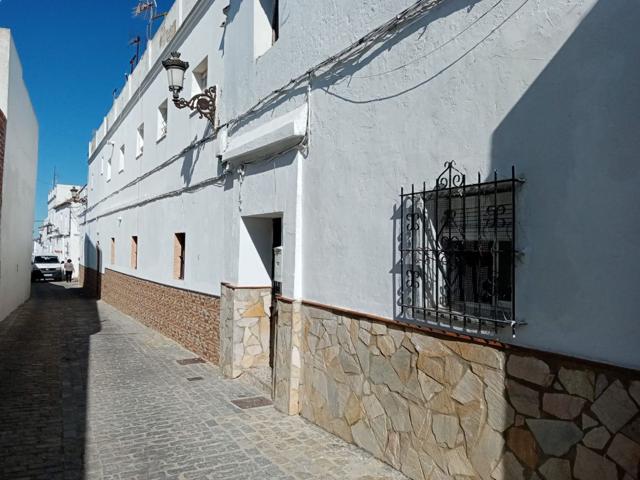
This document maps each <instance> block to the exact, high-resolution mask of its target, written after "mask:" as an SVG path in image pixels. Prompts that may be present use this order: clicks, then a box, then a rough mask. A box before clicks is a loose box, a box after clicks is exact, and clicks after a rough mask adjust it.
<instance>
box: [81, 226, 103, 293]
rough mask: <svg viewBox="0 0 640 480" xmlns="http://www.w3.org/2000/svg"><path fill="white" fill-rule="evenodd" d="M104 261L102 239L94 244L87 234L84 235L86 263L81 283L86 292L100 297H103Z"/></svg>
mask: <svg viewBox="0 0 640 480" xmlns="http://www.w3.org/2000/svg"><path fill="white" fill-rule="evenodd" d="M102 261H103V253H102V248H101V246H100V241H97V242H96V244H95V245H94V244H93V242H92V241H91V240H90V239H89V237H88V236H87V235H85V237H84V265H82V267H83V268H82V272H81V275H82V278H80V283H81V284H82V288H83V290H84V292H85V293H86V294H87V295H89V296H91V297H93V298H97V299H100V298H101V297H102Z"/></svg>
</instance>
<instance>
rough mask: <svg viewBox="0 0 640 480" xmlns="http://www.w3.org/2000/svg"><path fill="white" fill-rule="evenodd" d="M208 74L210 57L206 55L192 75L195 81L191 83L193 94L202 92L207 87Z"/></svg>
mask: <svg viewBox="0 0 640 480" xmlns="http://www.w3.org/2000/svg"><path fill="white" fill-rule="evenodd" d="M207 74H208V57H204V60H202V61H201V62H200V64H199V65H198V66H197V67H196V68H194V69H193V71H192V77H193V82H192V84H191V94H192V95H196V94H198V93H202V92H204V91H205V89H206V88H207V81H208V79H207Z"/></svg>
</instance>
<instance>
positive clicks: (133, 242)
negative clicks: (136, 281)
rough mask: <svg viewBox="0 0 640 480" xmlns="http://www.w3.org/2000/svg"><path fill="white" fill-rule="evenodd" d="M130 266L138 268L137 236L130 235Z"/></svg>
mask: <svg viewBox="0 0 640 480" xmlns="http://www.w3.org/2000/svg"><path fill="white" fill-rule="evenodd" d="M131 268H133V269H134V270H136V269H137V268H138V236H137V235H134V236H132V237H131Z"/></svg>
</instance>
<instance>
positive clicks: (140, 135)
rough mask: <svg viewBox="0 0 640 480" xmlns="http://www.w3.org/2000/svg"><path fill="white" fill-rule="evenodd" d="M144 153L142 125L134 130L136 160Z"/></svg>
mask: <svg viewBox="0 0 640 480" xmlns="http://www.w3.org/2000/svg"><path fill="white" fill-rule="evenodd" d="M143 152H144V123H143V124H141V125H140V126H139V127H138V129H137V130H136V158H140V157H141V156H142V153H143Z"/></svg>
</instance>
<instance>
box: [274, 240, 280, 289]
mask: <svg viewBox="0 0 640 480" xmlns="http://www.w3.org/2000/svg"><path fill="white" fill-rule="evenodd" d="M273 281H274V282H279V283H282V247H275V248H274V249H273Z"/></svg>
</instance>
